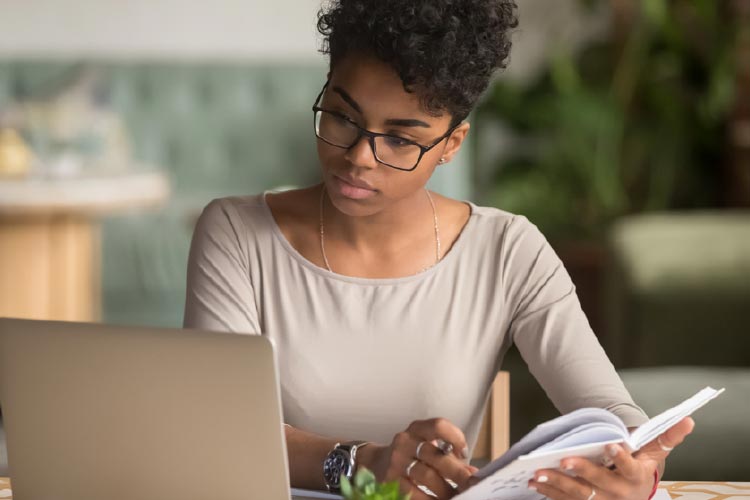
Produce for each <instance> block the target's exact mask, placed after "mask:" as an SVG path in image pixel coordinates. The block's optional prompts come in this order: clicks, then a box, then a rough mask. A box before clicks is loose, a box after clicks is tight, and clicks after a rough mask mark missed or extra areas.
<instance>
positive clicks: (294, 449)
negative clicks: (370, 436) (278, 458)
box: [285, 418, 477, 500]
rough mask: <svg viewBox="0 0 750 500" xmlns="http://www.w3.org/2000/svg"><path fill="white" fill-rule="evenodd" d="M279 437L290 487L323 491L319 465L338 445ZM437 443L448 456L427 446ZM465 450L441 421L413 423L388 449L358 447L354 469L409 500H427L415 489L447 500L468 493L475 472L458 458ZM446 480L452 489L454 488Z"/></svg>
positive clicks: (289, 432)
mask: <svg viewBox="0 0 750 500" xmlns="http://www.w3.org/2000/svg"><path fill="white" fill-rule="evenodd" d="M285 435H286V440H287V450H288V454H289V471H290V476H291V483H292V486H294V487H296V488H307V489H316V490H320V489H325V481H324V480H323V461H324V460H325V458H326V456H327V455H328V453H329V452H330V451H331V450H332V449H333V448H334V446H335V445H336V443H338V442H340V441H338V440H333V439H329V438H325V437H321V436H316V435H315V434H311V433H309V432H304V431H302V430H300V429H295V428H293V427H290V426H286V429H285ZM438 439H440V440H443V441H445V442H447V443H450V444H451V445H452V446H453V452H452V453H449V454H445V453H443V452H442V451H441V450H440V449H439V448H437V447H436V446H435V445H434V444H433V442H434V441H435V440H438ZM341 441H344V440H341ZM466 450H467V447H466V439H465V437H464V435H463V433H462V432H461V430H460V429H459V428H458V427H456V426H455V425H453V424H452V423H451V422H449V421H447V420H445V419H442V418H434V419H428V420H417V421H414V422H412V423H411V424H409V426H408V427H407V428H406V429H405V430H404V431H402V432H399V433H397V434H396V435H395V436H394V437H393V440H392V442H391V443H390V444H388V445H380V444H376V443H370V444H368V445H367V446H364V447H361V448H360V449H359V451H358V452H357V467H366V468H368V469H369V470H371V471H372V472H373V473H374V474H375V477H376V478H377V480H378V481H381V482H384V481H387V482H390V481H396V482H398V483H399V485H400V487H401V491H402V492H403V493H404V494H407V493H408V494H410V495H411V498H412V499H413V500H432V498H431V497H430V496H428V495H427V494H425V493H424V492H423V491H422V490H420V489H418V488H417V484H419V485H424V486H426V487H427V488H429V489H430V491H432V492H433V493H435V494H436V495H437V498H438V499H439V500H447V499H449V498H451V497H453V496H454V495H456V493H458V492H461V491H464V490H465V489H466V488H468V487H469V486H470V478H471V475H472V474H473V473H474V472H476V470H477V469H476V468H475V467H472V466H470V465H467V464H466V463H464V462H463V460H465V459H467V458H468V457H464V454H467V451H466ZM446 479H449V480H451V481H453V483H455V484H456V485H457V486H458V488H457V489H454V488H453V487H452V486H451V485H450V484H449V483H448V482H446Z"/></svg>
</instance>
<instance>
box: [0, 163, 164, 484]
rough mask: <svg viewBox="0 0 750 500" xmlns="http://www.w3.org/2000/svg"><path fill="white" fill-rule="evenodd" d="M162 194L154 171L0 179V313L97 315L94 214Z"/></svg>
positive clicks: (147, 203) (147, 202)
mask: <svg viewBox="0 0 750 500" xmlns="http://www.w3.org/2000/svg"><path fill="white" fill-rule="evenodd" d="M168 195H169V183H168V180H167V177H166V176H165V175H164V174H163V173H161V172H154V171H145V172H138V171H133V172H130V171H125V172H121V173H111V174H99V175H86V176H75V177H65V178H42V177H36V178H35V177H29V178H24V179H2V178H0V276H1V277H2V279H0V316H11V317H18V318H29V319H55V320H67V321H96V320H97V319H99V315H100V295H101V293H100V287H101V284H100V267H101V264H100V262H101V256H100V254H101V244H100V241H99V218H100V217H101V216H103V215H107V214H112V213H117V212H122V211H125V210H132V209H142V208H146V207H154V206H157V205H159V204H161V203H162V202H164V200H166V199H167V197H168ZM0 498H2V497H0Z"/></svg>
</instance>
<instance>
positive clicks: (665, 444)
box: [635, 417, 695, 460]
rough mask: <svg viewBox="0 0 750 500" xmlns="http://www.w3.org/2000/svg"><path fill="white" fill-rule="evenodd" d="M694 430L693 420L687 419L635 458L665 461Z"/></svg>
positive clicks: (651, 443) (654, 441) (639, 452)
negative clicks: (644, 456) (645, 457)
mask: <svg viewBox="0 0 750 500" xmlns="http://www.w3.org/2000/svg"><path fill="white" fill-rule="evenodd" d="M693 428H695V422H694V421H693V419H692V418H690V417H685V418H684V419H682V420H680V421H679V422H678V423H677V424H675V425H673V426H672V427H670V428H669V430H667V431H666V432H664V433H663V434H662V435H660V436H659V437H658V438H656V439H654V440H653V441H651V442H650V443H648V444H647V445H646V446H644V447H643V448H641V449H640V450H639V451H638V453H636V454H635V457H636V458H640V457H642V456H643V455H647V457H648V458H650V459H652V460H663V459H665V458H666V457H667V455H669V453H670V452H671V451H672V450H673V449H674V448H675V447H677V446H678V445H680V443H682V442H683V441H684V440H685V438H686V437H687V435H688V434H690V433H691V432H693Z"/></svg>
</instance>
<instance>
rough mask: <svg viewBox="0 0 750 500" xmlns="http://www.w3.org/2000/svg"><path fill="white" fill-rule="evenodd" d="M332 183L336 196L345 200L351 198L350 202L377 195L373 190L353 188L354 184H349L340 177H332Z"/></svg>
mask: <svg viewBox="0 0 750 500" xmlns="http://www.w3.org/2000/svg"><path fill="white" fill-rule="evenodd" d="M333 182H334V189H335V191H336V192H337V193H338V194H340V195H342V196H344V197H346V198H351V199H352V200H363V199H365V198H370V197H372V196H375V194H377V191H376V190H374V189H368V188H364V187H360V186H355V185H354V184H351V183H349V182H347V181H345V180H344V179H342V178H341V177H338V176H335V175H334V176H333Z"/></svg>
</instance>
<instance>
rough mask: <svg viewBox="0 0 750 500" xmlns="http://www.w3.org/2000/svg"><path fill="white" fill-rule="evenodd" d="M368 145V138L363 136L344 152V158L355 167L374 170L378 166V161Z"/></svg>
mask: <svg viewBox="0 0 750 500" xmlns="http://www.w3.org/2000/svg"><path fill="white" fill-rule="evenodd" d="M370 144H371V143H370V138H369V137H367V136H365V135H363V136H362V137H360V138H359V140H358V141H357V142H355V143H354V144H353V145H352V147H350V148H349V149H348V150H347V151H346V154H345V155H344V157H345V158H346V160H347V161H348V162H349V163H351V164H352V165H355V166H357V167H366V168H375V167H377V166H378V160H377V159H376V158H375V153H374V152H373V150H372V147H371V145H370Z"/></svg>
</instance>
